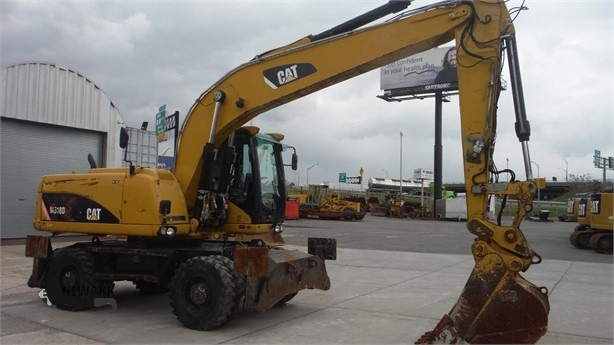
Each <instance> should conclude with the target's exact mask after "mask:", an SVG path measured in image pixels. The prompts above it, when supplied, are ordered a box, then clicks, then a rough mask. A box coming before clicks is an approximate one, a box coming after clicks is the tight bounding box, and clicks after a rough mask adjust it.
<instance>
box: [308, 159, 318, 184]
mask: <svg viewBox="0 0 614 345" xmlns="http://www.w3.org/2000/svg"><path fill="white" fill-rule="evenodd" d="M316 165H318V163H316V164H314V165H312V166H310V167H309V168H307V188H309V170H311V168H313V167H315V166H316Z"/></svg>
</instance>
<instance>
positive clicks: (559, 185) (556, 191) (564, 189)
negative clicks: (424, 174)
mask: <svg viewBox="0 0 614 345" xmlns="http://www.w3.org/2000/svg"><path fill="white" fill-rule="evenodd" d="M576 185H577V183H575V182H558V181H557V182H554V181H553V182H547V183H546V188H544V189H541V190H540V191H539V193H540V196H541V198H542V200H552V199H554V198H557V197H559V196H561V195H564V194H566V193H568V192H569V191H571V190H573V189H574V187H575V186H576ZM443 186H444V187H446V190H451V191H454V192H455V193H466V192H467V191H466V190H465V184H464V183H461V182H459V183H444V184H443Z"/></svg>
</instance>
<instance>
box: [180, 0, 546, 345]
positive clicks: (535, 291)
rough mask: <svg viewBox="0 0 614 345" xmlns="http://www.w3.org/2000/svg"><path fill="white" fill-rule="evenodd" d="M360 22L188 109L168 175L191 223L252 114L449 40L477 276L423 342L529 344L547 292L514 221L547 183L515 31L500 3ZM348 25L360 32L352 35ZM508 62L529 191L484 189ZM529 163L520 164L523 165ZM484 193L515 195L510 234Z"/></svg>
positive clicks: (275, 57)
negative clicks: (532, 137) (529, 277)
mask: <svg viewBox="0 0 614 345" xmlns="http://www.w3.org/2000/svg"><path fill="white" fill-rule="evenodd" d="M408 4H409V1H391V2H390V3H389V4H388V5H385V6H382V8H378V10H379V11H378V14H377V15H375V17H378V16H381V15H382V13H384V14H385V13H386V8H388V13H392V12H396V11H399V10H401V9H403V8H404V7H406V6H407V5H408ZM368 17H369V16H366V17H361V18H360V20H358V21H354V22H353V24H351V25H341V26H338V27H336V28H333V29H331V30H329V31H326V32H324V33H322V34H320V35H315V36H308V37H305V38H303V39H300V40H298V41H296V42H294V43H292V44H289V45H287V46H284V47H280V48H277V49H274V50H271V51H269V52H266V53H264V54H261V55H259V56H257V57H256V58H254V59H253V60H251V61H249V62H247V63H245V64H243V65H241V66H239V67H237V68H236V69H234V70H232V71H230V72H229V73H228V74H226V75H225V76H224V77H222V78H221V79H220V80H219V81H218V82H216V83H215V84H214V85H213V86H212V87H211V88H209V89H208V90H206V91H205V92H204V93H203V94H202V95H201V96H200V97H199V98H198V99H197V100H196V102H195V103H194V105H193V106H192V108H191V110H190V112H189V114H188V115H187V117H186V120H185V122H184V124H183V128H182V131H181V136H180V138H179V148H178V153H177V157H176V165H175V166H176V170H175V175H176V177H177V179H178V182H179V184H180V186H181V188H182V190H183V192H184V194H185V198H186V202H187V204H188V209H190V210H191V212H192V216H193V217H198V214H199V212H200V210H199V208H200V207H202V205H201V203H199V200H201V201H202V199H203V198H205V197H206V196H205V195H204V194H203V192H206V191H205V190H206V189H207V183H206V178H203V176H207V174H208V172H207V169H208V165H209V163H208V159H210V158H208V157H211V155H212V150H214V149H215V148H219V147H220V146H221V145H222V143H223V142H224V141H225V140H228V138H229V137H231V136H232V134H233V133H234V131H235V130H236V129H237V128H239V127H240V126H242V125H243V124H245V123H246V122H248V121H249V120H250V119H252V118H254V117H256V116H258V115H259V114H261V113H263V112H265V111H268V110H270V109H273V108H275V107H278V106H281V105H283V104H285V103H288V102H290V101H293V100H295V99H297V98H300V97H303V96H305V95H308V94H311V93H313V92H316V91H318V90H321V89H323V88H325V87H328V86H330V85H333V84H337V83H340V82H342V81H344V80H347V79H349V78H352V77H354V76H357V75H359V74H362V73H365V72H368V71H371V70H373V69H376V68H379V67H381V66H384V65H386V64H389V63H392V62H394V61H397V60H399V59H402V58H405V57H407V56H411V55H413V54H416V53H419V52H422V51H425V50H428V49H431V48H434V47H438V46H440V45H442V44H444V43H447V42H449V41H452V40H454V41H455V45H456V47H457V52H458V53H457V54H458V68H457V70H458V85H459V100H460V116H461V135H462V145H463V155H464V175H465V184H466V189H467V211H468V214H467V216H468V222H467V227H468V230H469V231H470V232H471V233H473V234H475V235H476V239H475V242H474V244H473V247H472V254H473V256H474V259H475V268H474V270H473V272H472V274H471V276H470V278H469V280H468V281H467V284H466V285H465V288H464V290H463V293H462V294H461V296H460V298H459V300H458V302H457V303H456V304H455V306H454V307H453V308H452V310H451V311H450V313H449V314H446V315H444V317H443V318H442V319H441V321H440V322H439V324H438V325H437V326H436V327H435V329H434V330H433V331H431V332H427V333H426V334H425V335H424V336H423V337H422V338H420V339H419V340H418V342H419V343H434V342H445V343H457V342H470V343H488V342H503V343H530V342H535V341H537V340H538V339H539V338H540V337H541V336H542V335H543V334H544V333H545V332H546V328H547V315H548V311H549V304H548V300H547V291H546V289H545V288H537V287H535V286H534V285H533V284H531V283H530V282H528V281H526V280H525V279H524V278H523V277H522V276H521V275H520V274H519V273H520V272H524V271H526V270H527V269H528V268H529V267H530V265H531V264H533V263H536V262H538V261H539V257H538V256H537V255H536V254H535V253H534V252H533V251H532V250H531V249H530V247H529V245H528V243H527V241H526V239H525V238H524V236H523V234H522V231H521V230H520V227H519V226H520V222H521V220H522V219H523V218H524V216H525V214H526V212H530V211H531V209H532V195H533V193H534V191H535V190H536V188H537V187H538V185H540V184H542V183H543V181H537V182H535V180H534V179H533V176H532V172H531V164H530V157H529V152H528V139H529V134H530V128H529V125H528V121H527V120H526V115H525V111H524V103H523V101H522V87H521V81H520V74H519V67H518V61H517V54H516V46H515V37H514V35H515V32H514V26H513V23H512V21H511V19H510V16H509V13H508V10H507V8H506V6H505V3H504V2H503V1H478V0H474V1H446V2H442V3H437V4H433V5H430V6H426V7H422V8H418V9H416V10H413V11H409V12H406V13H403V14H400V15H397V16H396V17H395V18H393V19H391V20H389V21H386V22H383V23H380V24H377V25H373V26H370V27H366V28H356V26H357V25H363V24H365V22H368V21H369V18H368ZM355 23H359V24H357V25H354V24H355ZM505 51H507V54H508V60H509V64H510V72H511V79H512V94H513V97H514V103H515V106H516V131H517V135H518V137H519V139H520V141H521V143H522V148H523V153H524V159H525V169H526V173H527V181H524V182H520V181H512V182H510V183H507V184H504V185H500V184H495V183H491V182H492V175H493V173H500V172H495V171H493V169H492V168H491V167H492V166H494V165H493V164H492V156H493V152H494V146H495V137H496V125H497V101H498V98H499V93H500V91H501V88H500V76H501V71H502V68H503V60H504V56H503V54H504V52H505ZM527 163H528V164H527ZM492 194H502V195H510V196H514V197H516V198H517V199H518V200H519V211H518V213H517V214H516V217H515V219H514V221H513V224H512V225H511V226H502V225H501V224H500V223H497V224H495V223H492V222H490V221H489V220H488V219H487V205H488V202H487V201H488V198H489V197H490V196H491V195H492Z"/></svg>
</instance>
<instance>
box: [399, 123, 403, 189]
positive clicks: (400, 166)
mask: <svg viewBox="0 0 614 345" xmlns="http://www.w3.org/2000/svg"><path fill="white" fill-rule="evenodd" d="M399 133H400V134H401V146H400V150H399V195H402V194H403V132H399Z"/></svg>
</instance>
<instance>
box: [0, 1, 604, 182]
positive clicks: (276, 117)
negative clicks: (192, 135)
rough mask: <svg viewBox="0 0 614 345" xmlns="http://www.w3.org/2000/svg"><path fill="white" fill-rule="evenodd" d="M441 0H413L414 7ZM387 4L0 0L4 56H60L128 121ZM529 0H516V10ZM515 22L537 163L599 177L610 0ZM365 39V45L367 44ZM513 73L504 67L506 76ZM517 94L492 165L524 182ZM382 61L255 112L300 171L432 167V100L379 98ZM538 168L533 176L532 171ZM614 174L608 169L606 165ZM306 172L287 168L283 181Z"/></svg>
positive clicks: (376, 173)
mask: <svg viewBox="0 0 614 345" xmlns="http://www.w3.org/2000/svg"><path fill="white" fill-rule="evenodd" d="M431 2H432V1H415V2H414V3H413V4H412V5H411V7H418V6H423V5H425V4H426V3H431ZM383 3H385V1H376V0H369V1H366V0H364V1H358V2H355V1H352V2H350V1H298V2H283V1H205V2H123V3H118V2H104V1H103V2H85V3H83V2H68V3H64V2H35V3H30V2H2V3H1V4H0V6H2V7H1V11H0V12H1V15H0V18H1V20H2V22H1V23H0V34H1V36H0V37H1V43H0V44H1V49H0V59H1V61H2V64H3V65H4V66H7V65H10V64H14V63H20V62H25V61H49V62H58V63H62V64H65V65H67V66H69V67H71V68H73V69H75V70H77V71H79V72H81V73H83V74H84V75H86V76H87V77H89V78H91V79H92V80H94V81H95V82H96V83H97V84H98V85H100V86H101V87H102V89H103V90H105V92H106V93H107V94H108V95H109V97H110V98H111V99H112V100H113V101H114V103H115V104H116V105H118V107H119V109H120V110H121V112H122V115H123V117H124V119H125V121H126V123H127V124H129V125H131V126H138V125H140V123H141V122H142V121H152V120H153V117H154V116H155V113H156V111H157V107H158V106H159V105H161V104H167V106H168V108H169V109H173V110H175V109H176V110H179V111H180V112H181V116H182V117H184V116H185V115H186V113H187V112H188V110H189V109H190V107H191V106H192V103H193V102H194V100H195V99H196V98H197V97H198V96H199V95H200V94H201V93H202V92H203V91H204V90H206V89H207V88H209V86H210V85H211V84H212V83H214V82H215V81H217V80H218V79H219V78H220V77H222V76H223V75H224V74H225V73H227V72H228V71H229V70H231V69H233V68H235V67H236V66H238V65H240V64H242V63H244V62H247V61H249V60H250V59H251V58H253V57H254V56H255V55H256V54H260V53H263V52H265V51H267V50H270V49H273V48H276V47H278V46H281V45H284V44H288V43H290V42H293V41H295V40H297V39H300V38H301V37H304V36H307V35H309V34H317V33H320V32H322V31H324V30H326V29H329V28H331V27H333V26H335V25H337V24H339V23H341V22H343V21H345V20H347V19H350V18H352V17H354V16H356V15H359V14H361V13H363V12H365V11H367V10H369V9H372V8H375V7H377V6H380V5H382V4H383ZM520 4H521V1H519V0H512V1H509V2H508V7H510V8H511V7H514V6H518V5H520ZM525 5H526V6H528V7H529V8H530V10H529V11H523V12H522V13H520V15H519V16H518V18H517V20H516V22H515V24H516V30H517V36H518V45H519V54H520V66H521V69H522V72H523V75H522V80H523V84H524V91H525V92H524V93H525V100H526V106H527V114H528V117H529V120H530V122H531V126H532V136H531V141H530V142H529V147H530V148H531V159H532V160H534V161H536V162H538V163H539V164H540V173H541V175H543V176H548V177H549V178H550V177H551V176H558V177H559V178H562V177H564V174H565V173H564V170H562V169H561V168H565V167H566V166H565V162H564V161H563V158H565V159H567V161H568V172H569V173H573V174H584V173H590V174H591V175H592V176H594V177H600V176H601V171H600V170H597V169H594V168H593V167H592V163H591V162H592V158H591V156H592V154H593V150H594V149H600V150H601V151H602V153H603V154H604V155H613V156H614V142H613V139H612V130H613V120H612V119H613V104H612V94H613V87H612V80H613V79H612V65H613V64H612V56H613V53H614V52H613V50H612V41H613V37H612V15H611V14H612V2H611V1H582V2H580V1H577V2H564V3H563V4H561V3H560V2H558V1H557V2H554V1H527V2H526V3H525ZM365 49H368V47H365ZM507 74H508V73H507V69H505V70H504V76H505V78H506V79H508V83H509V78H508V77H507ZM510 93H511V92H510V91H505V92H503V94H502V96H501V101H500V106H499V119H498V127H497V129H498V136H497V146H496V149H495V163H496V164H497V166H498V167H499V168H504V167H506V166H507V165H508V160H507V159H506V158H508V159H509V167H510V168H512V169H514V170H516V173H517V177H518V178H521V179H524V178H525V176H524V175H525V174H524V167H523V166H522V162H523V158H522V153H521V147H520V143H518V140H517V139H516V136H515V134H514V122H515V119H514V112H513V107H512V101H511V99H510V97H511V96H510ZM378 94H381V91H380V90H379V73H378V71H373V72H369V73H367V74H365V75H362V76H359V77H356V78H354V79H352V80H349V81H347V82H344V83H341V84H339V85H335V86H332V87H330V88H328V89H326V90H323V91H320V92H317V93H315V94H312V95H309V96H306V97H304V98H303V99H300V100H297V101H294V102H292V103H290V104H287V105H284V106H282V107H279V108H277V109H273V110H271V111H269V112H268V113H266V114H262V115H261V116H259V117H257V118H256V119H254V120H253V124H254V125H258V126H261V127H262V128H263V131H267V132H282V133H285V134H286V139H285V141H286V142H287V143H288V144H291V145H294V146H296V147H297V149H298V153H299V157H300V179H301V180H302V182H303V183H304V182H306V176H305V175H306V171H305V170H306V168H307V167H308V166H310V165H312V164H315V163H319V165H318V166H317V167H315V168H313V169H311V171H310V176H309V178H310V182H316V181H331V180H336V178H337V174H338V173H339V172H347V173H348V175H349V176H353V175H354V173H357V171H358V169H359V168H360V167H363V168H364V170H365V178H368V177H381V176H385V175H386V173H388V175H389V176H390V177H398V175H399V163H400V162H399V161H400V159H399V145H400V140H399V139H400V138H399V132H400V131H403V133H404V136H403V176H405V177H409V176H411V173H412V171H413V169H414V168H418V167H424V168H432V167H433V145H434V139H433V134H434V111H435V110H434V100H433V99H425V100H421V101H419V100H415V101H407V102H401V103H387V102H384V101H383V100H381V99H378V98H376V95H378ZM458 117H459V112H458V99H457V97H456V96H452V101H451V102H450V103H445V104H444V106H443V119H444V120H443V136H444V139H443V150H444V153H443V158H444V172H443V178H444V181H450V182H452V181H454V182H458V181H461V180H462V178H463V174H462V157H461V152H460V150H461V149H460V142H461V141H460V122H459V119H458ZM534 174H536V172H534ZM609 176H610V177H611V176H612V174H610V175H609ZM295 178H298V174H292V173H289V174H288V179H295Z"/></svg>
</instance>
